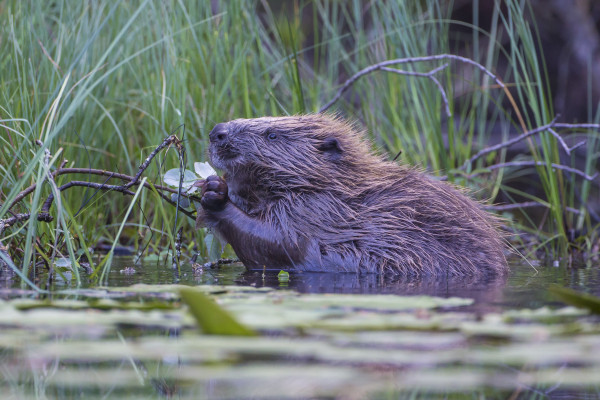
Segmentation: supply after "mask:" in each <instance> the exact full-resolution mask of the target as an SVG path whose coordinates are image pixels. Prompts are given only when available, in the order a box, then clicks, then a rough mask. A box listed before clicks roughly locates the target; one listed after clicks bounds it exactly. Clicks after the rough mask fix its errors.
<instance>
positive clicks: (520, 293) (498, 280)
mask: <svg viewBox="0 0 600 400" xmlns="http://www.w3.org/2000/svg"><path fill="white" fill-rule="evenodd" d="M518 261H519V260H517V262H514V263H512V265H511V272H510V274H509V275H508V276H507V277H485V278H479V279H475V278H470V277H461V278H456V277H453V278H439V277H421V278H416V277H403V276H380V275H366V274H365V275H358V274H351V273H348V274H343V273H307V272H292V273H290V280H289V282H286V283H283V282H280V281H279V280H278V278H277V273H278V271H266V273H265V274H264V275H263V273H262V271H246V269H245V268H244V266H243V265H241V264H229V265H222V266H220V267H218V268H215V269H204V270H194V269H193V268H192V266H191V265H190V264H182V266H181V268H180V269H179V270H173V269H172V268H170V266H169V265H168V263H157V262H147V263H144V264H141V265H134V264H133V259H132V258H131V257H116V258H115V259H114V262H113V267H112V270H111V272H110V274H109V279H108V285H109V286H129V285H133V284H137V283H146V284H171V283H180V284H186V285H249V286H254V287H273V288H277V289H292V290H296V291H298V292H302V293H348V294H397V295H412V296H414V295H429V296H438V297H454V296H456V297H467V298H472V299H474V300H475V304H474V305H473V306H472V307H471V308H470V309H471V310H472V311H479V312H491V311H501V310H504V309H509V308H538V307H542V306H545V305H552V306H553V305H557V306H558V305H560V303H558V302H557V301H556V300H555V299H554V298H553V297H552V296H551V295H550V294H549V293H548V290H547V288H548V286H549V285H550V284H554V283H556V284H559V285H562V286H566V287H571V288H573V289H576V290H579V291H583V292H588V293H592V294H595V295H597V296H600V268H598V266H589V267H587V268H567V267H566V266H559V267H554V266H550V265H551V263H548V265H547V266H544V265H542V266H539V267H537V269H533V268H532V267H531V266H530V265H528V264H526V263H520V262H518ZM82 277H83V279H84V282H83V286H84V287H94V286H95V285H96V284H95V283H94V282H92V281H86V275H85V274H84V275H83V276H82ZM46 280H47V276H45V275H44V274H43V273H42V274H37V275H36V279H35V281H36V283H37V284H43V283H44V282H45V281H46ZM73 285H74V283H73V282H72V281H71V282H68V281H64V280H59V279H55V280H54V282H53V288H54V289H57V290H59V289H65V288H68V287H73ZM19 287H20V282H19V279H18V277H16V276H14V274H0V288H15V289H16V288H19ZM11 292H12V291H11ZM13 295H14V293H13Z"/></svg>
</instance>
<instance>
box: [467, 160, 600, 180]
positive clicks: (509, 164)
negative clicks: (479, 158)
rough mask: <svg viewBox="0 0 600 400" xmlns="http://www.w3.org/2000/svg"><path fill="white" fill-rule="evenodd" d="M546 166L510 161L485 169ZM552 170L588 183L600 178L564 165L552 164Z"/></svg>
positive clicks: (469, 176)
mask: <svg viewBox="0 0 600 400" xmlns="http://www.w3.org/2000/svg"><path fill="white" fill-rule="evenodd" d="M546 165H547V164H546V163H545V162H544V161H510V162H505V163H500V164H493V165H489V166H487V167H485V169H486V170H490V171H493V170H495V169H501V168H506V167H535V166H546ZM552 168H556V169H560V170H562V171H567V172H571V173H574V174H576V175H579V176H581V177H582V178H583V179H585V180H588V181H593V180H594V179H596V177H597V176H598V173H597V172H596V173H595V174H594V175H588V174H586V173H585V172H583V171H581V170H578V169H575V168H571V167H568V166H566V165H562V164H554V163H552ZM486 172H488V171H476V172H473V173H472V174H468V175H465V177H466V178H472V177H474V176H477V175H481V174H484V173H486Z"/></svg>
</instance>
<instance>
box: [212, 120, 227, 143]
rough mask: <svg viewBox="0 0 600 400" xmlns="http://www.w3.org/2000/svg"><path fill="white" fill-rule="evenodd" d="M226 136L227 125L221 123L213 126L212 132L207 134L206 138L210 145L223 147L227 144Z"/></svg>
mask: <svg viewBox="0 0 600 400" xmlns="http://www.w3.org/2000/svg"><path fill="white" fill-rule="evenodd" d="M228 134H229V133H228V131H227V124H224V123H221V124H217V125H215V127H214V128H213V130H212V131H210V133H209V134H208V138H209V140H210V143H211V144H215V145H217V146H223V145H225V144H226V143H227V142H228V137H227V136H228Z"/></svg>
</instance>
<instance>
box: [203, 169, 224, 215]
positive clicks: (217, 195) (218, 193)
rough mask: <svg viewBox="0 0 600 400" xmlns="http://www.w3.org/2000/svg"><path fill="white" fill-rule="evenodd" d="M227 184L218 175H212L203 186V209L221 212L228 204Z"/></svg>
mask: <svg viewBox="0 0 600 400" xmlns="http://www.w3.org/2000/svg"><path fill="white" fill-rule="evenodd" d="M227 191H228V188H227V183H226V182H225V181H224V180H223V178H221V177H220V176H217V175H211V176H209V177H208V178H206V180H205V181H204V184H203V185H202V198H201V199H200V204H202V208H204V209H205V210H210V211H220V210H222V209H223V208H224V207H225V204H227V199H228V196H227Z"/></svg>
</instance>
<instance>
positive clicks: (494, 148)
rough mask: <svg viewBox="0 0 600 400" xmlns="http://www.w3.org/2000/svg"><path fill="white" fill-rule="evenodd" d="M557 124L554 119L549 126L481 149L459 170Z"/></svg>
mask: <svg viewBox="0 0 600 400" xmlns="http://www.w3.org/2000/svg"><path fill="white" fill-rule="evenodd" d="M555 122H556V118H554V119H553V120H552V121H551V122H550V123H549V124H546V125H543V126H540V127H538V128H535V129H532V130H530V131H527V132H524V133H522V134H520V135H519V136H517V137H515V138H512V139H510V140H507V141H506V142H502V143H498V144H496V145H494V146H489V147H486V148H484V149H481V150H479V151H478V152H477V153H476V154H475V155H474V156H472V157H471V158H469V159H468V160H467V161H465V163H464V164H463V165H462V167H460V168H459V169H466V168H467V166H468V165H470V164H472V163H473V162H474V161H475V160H477V159H478V158H481V157H483V156H485V155H486V154H489V153H492V152H494V151H497V150H500V149H502V148H504V147H508V146H512V145H513V144H515V143H518V142H520V141H521V140H524V139H526V138H528V137H529V136H532V135H535V134H536V133H540V132H544V131H546V130H548V129H549V128H551V127H552V126H553V125H554V123H555Z"/></svg>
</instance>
